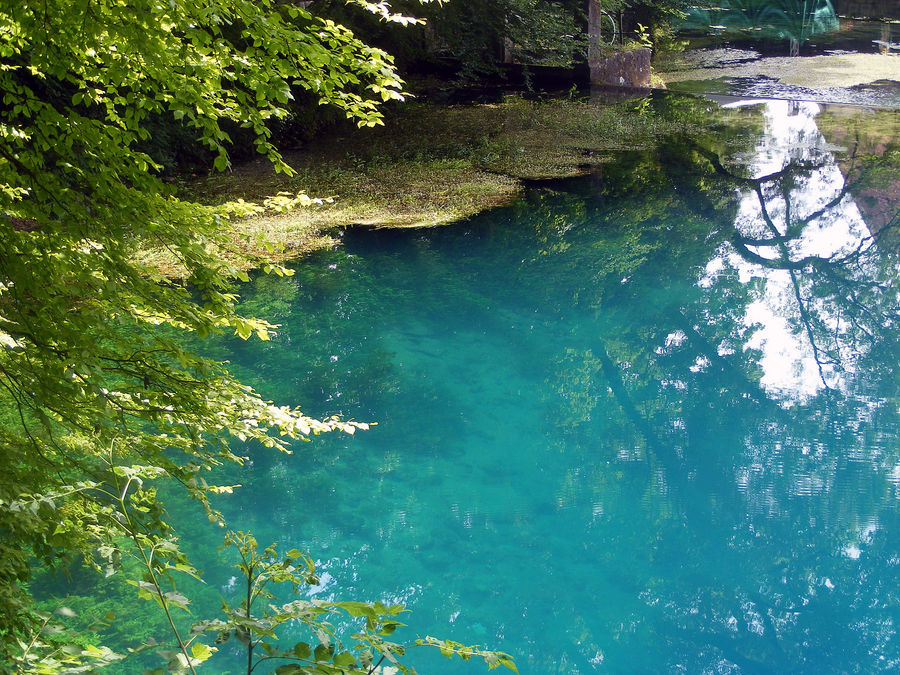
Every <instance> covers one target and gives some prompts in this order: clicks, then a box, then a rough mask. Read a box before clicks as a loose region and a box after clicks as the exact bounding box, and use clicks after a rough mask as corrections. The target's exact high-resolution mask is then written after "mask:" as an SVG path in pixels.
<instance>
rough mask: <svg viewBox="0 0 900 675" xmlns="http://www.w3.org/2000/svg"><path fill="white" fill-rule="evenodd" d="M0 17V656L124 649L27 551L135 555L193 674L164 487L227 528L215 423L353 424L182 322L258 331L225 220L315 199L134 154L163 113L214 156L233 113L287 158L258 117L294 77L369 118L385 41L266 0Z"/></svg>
mask: <svg viewBox="0 0 900 675" xmlns="http://www.w3.org/2000/svg"><path fill="white" fill-rule="evenodd" d="M354 4H355V5H358V6H361V7H362V8H363V9H366V10H368V11H370V12H373V13H374V14H376V15H377V16H380V17H381V18H382V19H385V20H388V21H393V22H399V23H403V22H409V21H412V19H409V20H407V19H406V18H404V17H403V16H402V15H398V14H396V13H394V12H392V11H391V10H390V8H389V6H388V5H387V4H386V3H384V2H366V1H365V0H354ZM0 35H2V36H3V37H2V42H0V90H2V92H3V100H2V106H0V422H2V424H0V443H2V451H0V470H2V478H0V533H2V537H0V561H2V562H0V660H3V661H5V662H7V663H10V664H14V665H15V667H17V668H18V669H19V670H21V671H23V672H29V671H32V672H41V673H43V672H53V671H55V670H60V669H63V670H66V672H81V671H85V670H89V669H91V668H93V667H96V666H99V665H102V664H103V663H106V662H113V661H115V660H117V659H118V658H120V656H119V655H116V654H113V653H112V652H110V651H109V650H106V649H105V648H101V647H97V646H93V645H90V644H80V643H79V639H78V638H77V637H74V638H72V640H70V639H69V638H68V637H65V638H64V637H63V634H64V633H65V632H66V631H65V630H63V629H61V628H60V626H61V624H60V623H59V622H58V621H57V620H56V619H55V618H54V615H51V614H47V613H42V612H38V611H36V610H34V609H32V607H31V601H30V598H29V596H28V593H27V591H26V590H25V587H24V584H25V583H26V582H27V580H28V579H29V576H30V568H29V565H30V564H31V563H32V562H35V561H37V562H39V563H40V564H42V565H45V566H49V567H52V566H56V565H59V564H60V563H65V562H67V561H69V560H73V559H76V560H78V559H81V560H84V561H86V562H87V563H88V564H89V565H91V566H93V567H94V568H95V569H96V570H98V571H99V572H101V573H104V574H106V575H113V574H122V573H123V572H124V571H126V570H128V571H133V570H134V569H138V570H141V572H140V573H139V574H137V575H134V576H132V577H130V581H131V583H133V584H134V586H135V587H136V588H137V591H138V594H139V596H141V597H144V598H146V599H150V600H152V601H155V602H156V603H157V604H158V605H159V606H160V607H161V608H162V609H163V610H164V612H165V614H166V616H167V617H168V621H169V623H170V624H171V627H172V629H173V633H174V636H175V641H176V643H177V649H175V650H174V651H171V652H170V653H168V654H167V656H168V657H169V670H172V671H184V670H189V671H192V670H193V669H194V667H195V666H196V665H198V664H199V663H201V662H202V661H203V660H205V659H206V658H208V656H209V655H210V654H211V653H212V649H211V648H210V647H206V646H203V645H202V644H201V643H199V642H192V641H190V640H183V639H182V638H181V637H180V636H179V634H178V631H177V629H176V624H175V622H174V621H173V620H172V617H171V611H172V610H174V609H177V608H185V607H187V605H188V603H189V599H188V598H187V597H186V596H185V595H183V594H182V593H181V592H180V591H179V590H178V589H176V588H175V586H174V581H173V580H172V575H173V574H176V573H177V574H187V575H191V576H196V575H198V572H197V571H196V570H195V569H194V568H193V567H192V566H191V565H190V563H189V562H188V561H187V559H186V558H185V556H184V555H183V554H182V553H181V551H180V550H179V547H178V541H177V537H176V535H175V530H174V526H173V525H172V524H171V523H170V522H169V517H168V515H167V513H166V511H165V510H164V508H163V506H162V503H161V501H160V498H159V493H158V490H159V487H158V486H157V483H159V482H161V483H163V484H165V485H172V484H174V485H180V486H182V487H183V488H184V489H185V490H186V491H187V493H188V494H189V495H190V496H191V497H193V498H195V499H196V500H198V501H199V502H200V503H201V504H202V505H203V506H204V508H205V509H206V513H207V515H208V517H209V520H210V521H211V522H212V523H215V524H218V525H223V523H222V522H221V516H220V515H219V514H218V513H217V512H216V511H215V510H214V509H213V508H212V506H211V505H210V503H209V497H210V495H212V494H216V493H222V492H228V491H230V490H231V489H232V488H233V487H234V486H217V485H212V484H210V483H209V482H208V481H207V479H206V478H205V477H204V476H205V475H206V474H208V472H209V471H210V470H211V469H212V468H213V467H215V466H217V465H219V464H221V463H223V462H234V463H241V462H242V461H243V458H242V457H240V456H239V455H237V454H235V453H234V452H233V451H232V449H231V448H230V446H229V439H239V440H241V441H249V442H256V443H258V444H261V445H263V446H266V447H269V448H273V449H276V450H281V451H284V452H290V444H291V442H292V441H294V440H297V439H307V438H308V437H309V436H311V435H314V434H318V433H322V432H328V431H333V430H342V431H344V432H347V433H354V432H355V431H356V430H357V429H365V428H367V425H366V424H363V423H356V422H345V421H340V420H338V419H335V418H331V419H326V420H316V419H313V418H310V417H308V416H306V415H304V414H303V413H302V412H301V411H300V410H298V409H297V408H293V407H290V406H286V405H276V404H274V403H272V402H270V401H266V400H263V399H262V398H261V397H260V396H259V395H258V394H257V393H256V392H255V391H254V390H253V389H252V388H251V387H248V386H246V385H244V384H242V383H241V382H239V381H238V380H237V379H236V378H235V377H234V376H232V375H231V373H229V371H228V370H227V368H226V367H225V366H224V365H223V364H221V363H218V362H215V361H213V360H210V359H206V358H202V357H200V356H197V355H196V354H193V353H191V352H190V351H188V350H187V349H185V348H184V346H183V344H184V341H183V336H184V335H185V333H193V334H196V335H197V336H199V337H205V336H207V335H210V334H215V333H228V332H233V333H234V334H235V335H237V336H239V337H240V338H242V339H249V338H251V337H257V338H258V339H260V340H267V339H268V338H269V336H270V334H271V331H272V330H274V328H275V326H273V325H271V324H269V323H268V322H266V321H263V320H259V319H254V318H247V317H244V316H241V315H240V314H238V313H237V312H236V311H235V308H234V303H235V300H236V297H237V296H236V295H235V293H234V291H233V288H232V284H233V282H234V280H235V279H244V280H245V279H246V274H245V273H244V272H242V271H240V270H241V269H242V267H243V266H244V265H246V264H247V263H248V262H253V261H246V260H243V259H241V256H240V254H239V253H238V252H237V251H236V250H235V247H234V245H233V242H231V241H230V239H229V238H228V236H227V235H226V233H225V229H224V228H225V226H226V225H227V223H228V221H229V219H231V218H232V217H234V216H240V215H246V214H248V213H258V212H260V211H265V210H273V211H280V210H283V209H285V208H290V207H293V206H296V205H302V204H304V203H306V202H308V201H309V198H308V197H306V196H305V195H296V196H295V195H277V196H275V197H273V198H272V199H270V200H267V202H265V203H264V204H262V205H254V204H249V203H245V202H236V203H229V204H225V205H221V206H216V207H207V206H200V205H198V204H194V203H190V202H187V201H183V200H180V199H178V198H176V197H174V196H173V195H172V194H171V191H170V190H169V189H168V188H167V186H166V184H165V183H164V182H163V181H162V180H161V178H160V177H159V173H158V172H159V170H160V168H161V167H160V166H159V164H157V163H156V162H155V161H154V160H153V159H152V158H151V157H150V156H149V155H148V154H146V153H145V152H142V151H141V150H140V149H139V148H140V146H141V144H142V143H145V142H147V141H149V140H150V132H149V131H148V128H149V126H150V121H151V120H152V119H154V118H158V117H160V116H162V117H165V118H168V119H171V120H172V121H173V122H174V123H176V124H180V125H182V126H183V127H185V128H187V129H190V130H192V133H193V134H195V135H196V136H197V137H198V138H200V139H201V141H202V142H203V143H204V144H205V145H206V146H207V147H208V148H209V150H210V151H211V152H212V153H213V155H214V156H215V167H216V168H217V169H219V170H223V169H226V168H228V165H229V158H228V147H229V143H230V140H231V139H230V136H229V134H228V133H227V132H226V131H225V125H226V123H230V124H232V125H238V126H240V127H243V128H245V129H246V130H247V132H248V133H249V134H250V135H251V137H252V138H253V144H254V145H255V147H256V149H257V151H258V152H259V153H261V154H263V155H265V156H266V157H268V159H269V160H271V161H272V162H273V163H274V165H275V168H276V170H279V171H283V172H286V173H290V172H291V169H290V168H289V167H288V166H287V165H286V164H285V163H284V162H283V161H282V158H281V156H280V155H279V153H278V151H277V150H276V148H275V146H274V145H273V143H272V140H271V132H270V127H269V126H268V125H269V123H270V122H271V121H272V120H277V119H279V118H282V117H284V116H285V115H286V114H287V113H286V111H287V106H288V105H289V102H290V101H291V99H292V98H293V97H294V95H295V94H294V93H295V91H299V92H306V95H309V96H312V97H313V98H314V99H315V100H316V101H317V102H318V103H320V104H329V105H332V106H336V107H337V108H338V109H340V110H341V111H343V113H344V114H345V115H346V116H347V117H349V118H351V119H353V120H356V122H357V123H358V124H359V125H361V126H374V125H377V124H379V123H380V113H379V111H378V106H379V104H380V103H382V102H384V101H388V100H391V99H400V98H402V94H401V86H402V83H401V81H400V79H399V78H398V76H397V74H396V72H395V70H394V67H393V62H392V59H391V57H389V56H388V55H387V54H386V53H384V52H383V51H381V50H378V49H374V48H371V47H368V46H367V45H365V44H364V43H362V42H361V41H359V40H358V39H357V38H356V37H355V36H354V35H353V34H352V32H350V31H349V30H348V29H346V28H344V27H343V26H341V25H339V24H337V23H335V22H333V21H330V20H327V19H323V18H319V17H316V16H314V15H313V14H311V13H310V12H309V11H307V10H306V9H303V8H302V7H300V6H296V5H291V4H285V3H280V2H274V1H273V0H253V1H252V2H251V1H249V0H204V1H202V2H175V1H174V0H173V1H172V2H166V3H162V2H156V1H155V0H128V1H127V2H126V1H125V0H96V1H95V0H91V1H88V0H82V1H79V2H68V1H66V2H63V1H62V0H48V1H47V2H43V3H39V4H38V3H22V2H19V1H18V0H2V2H0ZM150 249H160V250H165V251H167V252H168V254H169V255H171V256H173V257H174V258H175V259H176V260H177V265H178V268H179V269H180V272H181V275H182V277H181V279H180V280H174V279H171V278H165V277H163V276H162V275H161V274H160V273H159V272H158V271H157V269H155V268H154V267H153V266H151V265H149V264H148V263H146V262H143V258H142V255H143V253H144V252H146V251H148V250H150ZM268 269H269V270H270V271H272V272H274V273H277V274H288V273H289V272H288V270H285V269H283V268H280V267H277V266H269V267H268ZM129 560H131V561H132V562H130V563H129V562H128V561H129ZM278 580H280V577H279V578H278ZM61 611H62V610H61ZM67 611H68V610H67ZM298 611H299V610H298ZM66 616H67V614H66V613H65V612H64V617H63V618H65V617H66ZM380 625H381V626H382V627H383V626H384V623H383V622H382V623H381V624H380ZM73 640H74V641H73ZM81 642H84V641H83V640H81ZM336 667H338V668H341V667H343V666H340V665H339V666H336Z"/></svg>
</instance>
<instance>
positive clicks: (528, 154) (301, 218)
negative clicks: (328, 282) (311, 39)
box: [183, 97, 699, 260]
mask: <svg viewBox="0 0 900 675" xmlns="http://www.w3.org/2000/svg"><path fill="white" fill-rule="evenodd" d="M666 109H667V110H668V108H666ZM695 118H696V116H692V115H686V116H684V117H683V118H682V119H679V118H678V117H677V116H676V117H674V118H673V117H672V116H671V115H670V114H669V113H666V114H665V115H663V114H661V113H659V112H657V110H656V109H655V106H654V105H653V104H652V101H651V99H649V98H640V99H635V100H632V101H628V102H624V103H619V104H615V105H607V104H604V103H602V102H597V101H593V102H592V101H588V100H569V99H565V100H550V101H542V102H534V101H527V100H524V99H522V98H518V97H515V98H508V99H506V100H504V101H503V102H500V103H496V104H481V105H460V106H436V105H428V104H421V103H411V104H404V105H403V106H398V107H397V108H396V109H395V110H392V111H390V112H389V115H388V116H387V119H386V120H385V126H384V127H378V128H375V129H362V130H357V131H354V132H352V133H347V134H343V135H335V136H331V137H328V138H321V139H318V140H317V141H315V142H313V143H310V144H309V145H307V146H306V147H304V148H303V150H302V151H298V152H294V153H288V154H287V156H286V159H287V161H288V163H289V164H290V165H291V166H293V167H294V168H295V169H296V171H297V174H296V175H295V176H293V177H285V176H284V175H279V174H275V173H274V172H273V171H272V170H271V167H270V166H269V165H268V164H267V163H266V162H265V161H263V160H258V161H255V162H251V163H248V164H244V165H242V166H238V167H235V169H234V170H233V171H232V172H230V173H227V174H217V175H213V176H210V177H209V178H206V179H202V180H199V181H194V182H191V183H188V184H185V185H184V186H183V191H184V193H185V195H186V196H188V197H190V198H192V199H195V200H198V201H201V202H204V203H218V202H223V201H229V200H234V199H238V198H242V199H245V200H257V201H259V200H262V199H264V198H265V197H267V196H269V195H274V194H276V193H278V192H290V193H297V192H300V191H302V192H305V193H306V194H308V195H310V196H313V197H320V198H326V197H327V198H332V201H330V202H328V203H324V204H321V205H312V206H308V207H303V208H298V209H295V210H293V211H290V212H287V213H282V214H277V215H266V216H258V217H254V218H248V219H245V220H241V221H238V222H236V223H235V227H236V233H235V242H236V243H237V244H238V245H239V246H240V247H242V248H244V249H245V250H247V251H248V252H250V253H253V254H260V253H262V250H257V249H256V248H255V246H256V245H255V244H253V243H252V242H254V241H258V240H259V238H260V235H261V236H263V237H265V238H267V239H269V240H270V241H274V242H275V243H277V244H281V245H282V246H283V251H282V252H281V253H280V254H278V256H277V257H278V258H280V259H281V260H287V259H291V258H295V257H298V256H300V255H302V254H304V253H305V252H307V251H310V250H313V249H315V248H318V247H321V246H328V245H331V244H332V243H333V242H334V239H333V238H332V237H331V236H330V235H329V232H333V231H334V229H335V228H338V227H344V226H348V225H354V224H366V225H371V226H376V227H430V226H436V225H444V224H447V223H450V222H453V221H457V220H460V219H463V218H466V217H468V216H471V215H474V214H476V213H478V212H480V211H483V210H485V209H488V208H491V207H494V206H497V205H500V204H504V203H508V202H510V201H512V200H514V199H515V198H516V197H517V196H518V195H519V193H520V192H521V189H522V185H523V181H525V180H530V179H541V178H561V177H567V176H576V175H580V174H584V173H586V172H589V171H592V170H594V169H595V168H596V167H598V166H599V165H601V164H603V163H604V162H607V161H611V159H612V158H613V157H614V156H615V154H616V153H618V152H620V151H622V150H626V149H637V148H645V147H649V146H650V145H651V143H652V142H653V140H654V139H655V138H656V137H657V136H658V135H660V134H662V133H672V132H673V131H679V130H681V131H689V132H698V131H699V129H698V128H697V125H696V124H695V123H692V122H691V121H689V120H690V119H695ZM265 255H266V257H268V258H272V255H271V254H268V253H267V254H265Z"/></svg>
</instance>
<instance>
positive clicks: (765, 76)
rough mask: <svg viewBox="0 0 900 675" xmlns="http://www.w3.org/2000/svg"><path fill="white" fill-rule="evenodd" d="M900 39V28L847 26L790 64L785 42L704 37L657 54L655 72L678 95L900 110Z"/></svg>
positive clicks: (815, 40) (806, 47)
mask: <svg viewBox="0 0 900 675" xmlns="http://www.w3.org/2000/svg"><path fill="white" fill-rule="evenodd" d="M713 33H714V31H713ZM898 34H900V22H897V21H891V22H866V21H848V20H844V21H842V22H841V28H840V30H836V31H831V32H827V33H824V34H817V35H813V36H811V37H810V38H809V40H808V41H806V42H804V43H803V45H802V46H801V48H800V55H799V56H787V54H786V51H785V50H786V45H787V42H786V41H785V40H780V41H773V40H768V41H764V40H757V41H753V40H749V39H746V38H745V39H742V40H741V39H726V38H717V37H716V36H715V35H714V34H713V35H710V34H701V35H699V36H694V37H690V38H689V39H688V40H687V41H686V42H685V44H686V45H687V48H686V49H684V50H683V51H681V52H663V53H661V54H658V55H657V57H656V58H655V59H654V69H655V71H656V72H657V73H658V74H659V75H660V77H661V78H662V80H663V81H664V82H665V83H666V87H668V88H669V89H671V90H673V91H680V92H686V93H693V94H719V95H731V96H740V97H757V98H772V99H783V100H794V101H815V102H820V103H843V104H855V105H877V106H888V107H896V108H900V43H897V36H898Z"/></svg>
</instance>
